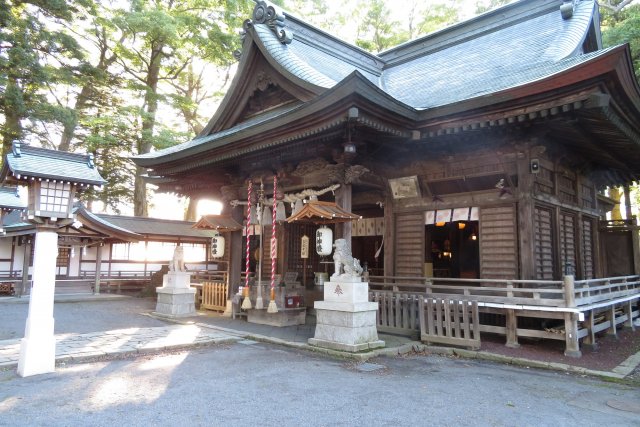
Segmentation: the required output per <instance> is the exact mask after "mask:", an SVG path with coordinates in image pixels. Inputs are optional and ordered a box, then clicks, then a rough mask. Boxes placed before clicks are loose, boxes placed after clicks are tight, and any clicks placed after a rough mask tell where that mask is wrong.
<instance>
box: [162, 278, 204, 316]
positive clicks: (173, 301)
mask: <svg viewBox="0 0 640 427" xmlns="http://www.w3.org/2000/svg"><path fill="white" fill-rule="evenodd" d="M156 292H157V293H158V301H157V303H156V311H155V312H154V313H155V314H158V315H160V316H165V317H171V318H175V317H188V316H195V314H196V304H195V299H196V298H195V297H196V289H195V288H192V287H191V273H187V272H186V271H170V272H169V273H167V274H165V275H164V277H163V278H162V287H160V288H156Z"/></svg>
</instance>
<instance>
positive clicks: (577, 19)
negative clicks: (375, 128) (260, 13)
mask: <svg viewBox="0 0 640 427" xmlns="http://www.w3.org/2000/svg"><path fill="white" fill-rule="evenodd" d="M562 4H563V2H562V1H561V0H524V1H520V2H516V3H515V4H513V5H509V6H507V7H503V8H501V9H499V10H496V11H493V12H490V13H487V14H485V15H482V16H480V17H476V18H474V19H471V20H469V21H465V22H462V23H459V24H457V25H455V26H453V27H450V28H447V29H445V30H442V31H439V32H436V33H434V34H432V35H428V36H425V37H422V38H420V39H417V40H414V41H411V42H408V43H405V44H403V45H401V46H398V47H396V48H393V49H390V50H387V51H385V52H382V53H380V54H378V55H372V54H369V53H367V52H364V51H363V50H361V49H359V48H357V47H355V46H350V45H348V44H346V43H344V42H342V41H340V40H339V39H337V38H336V37H333V36H331V35H329V34H327V33H325V32H323V31H321V30H318V29H317V28H314V27H313V26H310V25H308V24H306V23H304V22H303V21H301V20H300V19H298V18H295V17H294V16H292V15H290V14H288V13H287V12H282V13H283V15H284V17H285V19H284V27H285V28H287V29H288V30H291V31H292V33H293V39H292V41H291V42H290V43H288V44H287V43H283V42H281V41H280V40H279V39H278V36H277V33H274V31H272V29H271V28H270V26H269V25H268V23H253V24H252V25H251V26H249V28H248V32H249V33H250V35H251V37H253V39H254V40H255V41H256V43H257V44H258V46H259V47H260V49H261V50H262V51H263V53H264V54H265V56H266V57H267V58H268V60H269V61H270V62H272V63H275V64H276V65H277V66H278V67H279V69H280V70H281V71H282V72H283V73H284V74H288V75H290V76H291V77H293V78H294V79H300V80H302V81H305V82H307V83H309V84H311V85H314V86H317V87H321V88H324V89H329V88H331V87H333V86H335V85H336V84H337V83H338V82H340V81H341V80H342V79H344V78H346V77H347V76H348V75H349V74H351V73H352V72H354V71H358V72H359V73H361V74H362V75H364V76H365V77H366V78H367V79H369V80H370V81H371V82H373V83H374V84H376V85H377V86H378V87H380V88H381V89H383V90H384V91H386V92H387V93H388V94H389V95H391V96H392V97H394V98H395V99H396V100H398V101H400V102H402V103H404V104H407V105H409V106H411V107H413V108H416V109H420V110H421V109H427V108H434V107H438V106H442V105H447V104H450V103H454V102H458V101H462V100H466V99H469V98H472V97H474V96H481V95H482V94H487V93H492V92H495V91H500V90H504V89H506V88H508V87H514V86H517V85H520V84H526V83H527V82H529V81H530V80H531V79H532V78H533V77H532V76H531V75H529V74H528V73H527V70H529V69H535V73H536V74H537V76H538V77H540V75H541V74H542V73H543V72H544V71H545V70H548V71H549V73H551V74H552V73H555V72H558V71H559V70H561V69H562V67H563V66H564V68H568V67H570V66H572V65H575V63H576V62H580V59H579V58H582V60H584V61H586V60H588V57H582V56H577V55H579V54H580V53H581V52H582V51H581V49H582V44H583V42H584V40H585V38H586V37H587V34H588V32H589V29H590V26H591V24H592V21H593V19H594V17H595V18H596V21H597V5H596V2H595V1H594V0H581V1H578V2H576V5H575V9H574V12H573V15H572V16H571V17H570V18H568V19H564V18H563V17H562V15H561V12H560V5H562ZM572 56H573V57H575V59H574V60H572V61H565V59H566V58H568V57H572ZM551 74H549V75H551ZM509 77H521V80H518V79H517V78H509Z"/></svg>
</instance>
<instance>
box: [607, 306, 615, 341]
mask: <svg viewBox="0 0 640 427" xmlns="http://www.w3.org/2000/svg"><path fill="white" fill-rule="evenodd" d="M604 318H605V319H606V320H607V322H609V327H608V328H607V335H611V336H613V337H617V336H618V334H617V332H616V308H615V306H613V305H612V306H610V307H607V311H605V313H604Z"/></svg>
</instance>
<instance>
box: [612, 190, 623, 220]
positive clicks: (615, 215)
mask: <svg viewBox="0 0 640 427" xmlns="http://www.w3.org/2000/svg"><path fill="white" fill-rule="evenodd" d="M621 196H622V193H621V192H620V188H618V187H611V188H610V189H609V197H610V198H612V199H613V200H615V201H616V204H615V205H614V206H613V209H612V210H611V219H612V220H618V219H622V212H621V211H620V197H621Z"/></svg>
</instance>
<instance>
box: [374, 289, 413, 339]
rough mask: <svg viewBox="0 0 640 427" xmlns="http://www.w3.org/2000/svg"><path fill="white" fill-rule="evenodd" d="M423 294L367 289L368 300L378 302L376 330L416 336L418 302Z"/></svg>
mask: <svg viewBox="0 0 640 427" xmlns="http://www.w3.org/2000/svg"><path fill="white" fill-rule="evenodd" d="M424 296H425V295H424V294H420V293H407V292H393V291H378V290H373V291H369V301H371V302H377V303H378V313H377V315H376V320H377V327H378V330H379V331H381V332H390V333H397V334H403V335H410V336H411V335H413V336H417V335H418V332H419V331H420V322H419V321H420V316H419V312H418V303H419V302H420V300H421V299H424Z"/></svg>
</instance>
